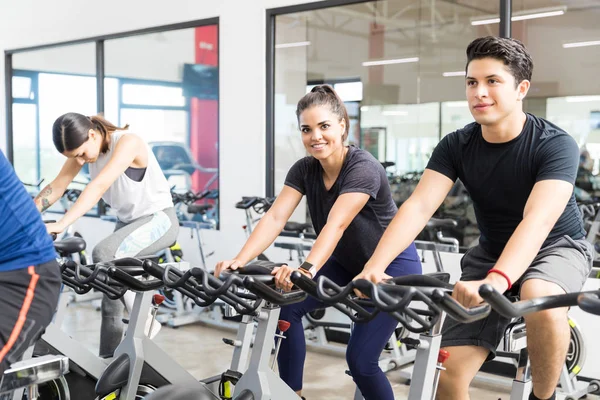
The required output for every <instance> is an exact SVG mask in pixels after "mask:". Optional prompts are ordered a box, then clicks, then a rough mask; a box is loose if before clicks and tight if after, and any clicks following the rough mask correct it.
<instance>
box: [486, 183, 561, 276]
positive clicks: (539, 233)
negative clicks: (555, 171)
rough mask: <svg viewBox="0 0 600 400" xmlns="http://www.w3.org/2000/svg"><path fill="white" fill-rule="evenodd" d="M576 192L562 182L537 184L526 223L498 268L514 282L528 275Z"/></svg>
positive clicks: (524, 222)
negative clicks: (526, 272) (528, 269)
mask: <svg viewBox="0 0 600 400" xmlns="http://www.w3.org/2000/svg"><path fill="white" fill-rule="evenodd" d="M572 193H573V185H572V184H570V183H569V182H566V181H562V180H545V181H540V182H538V183H536V184H535V186H534V187H533V190H532V191H531V194H530V195H529V198H528V199H527V204H526V205H525V211H524V212H523V220H522V221H521V223H520V224H519V225H518V226H517V229H515V231H514V232H513V234H512V236H511V237H510V240H509V241H508V243H507V244H506V247H505V248H504V251H503V252H502V255H501V256H500V258H499V259H498V261H497V262H496V266H495V267H494V268H495V269H498V270H500V271H502V272H504V273H505V274H507V275H508V277H509V278H510V280H511V282H515V281H516V280H517V279H519V278H520V277H521V275H523V274H524V273H525V270H526V269H527V268H528V267H529V265H531V263H532V262H533V260H534V258H535V257H536V255H537V254H538V252H539V251H540V248H541V247H542V245H543V244H544V241H545V240H546V238H547V237H548V235H549V234H550V232H551V231H552V228H553V227H554V225H555V224H556V221H558V219H559V218H560V216H561V215H562V213H563V212H564V210H565V207H566V206H567V203H568V202H569V199H570V198H571V194H572Z"/></svg>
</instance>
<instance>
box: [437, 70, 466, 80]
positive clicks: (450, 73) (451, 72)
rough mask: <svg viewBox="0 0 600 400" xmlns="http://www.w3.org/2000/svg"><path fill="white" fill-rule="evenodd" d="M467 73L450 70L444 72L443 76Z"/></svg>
mask: <svg viewBox="0 0 600 400" xmlns="http://www.w3.org/2000/svg"><path fill="white" fill-rule="evenodd" d="M466 74H467V73H466V72H465V71H450V72H443V73H442V76H444V77H446V78H447V77H449V76H465V75H466Z"/></svg>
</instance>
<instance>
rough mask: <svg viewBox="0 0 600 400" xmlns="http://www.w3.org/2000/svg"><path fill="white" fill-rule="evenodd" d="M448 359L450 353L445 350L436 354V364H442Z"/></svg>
mask: <svg viewBox="0 0 600 400" xmlns="http://www.w3.org/2000/svg"><path fill="white" fill-rule="evenodd" d="M448 357H450V353H448V351H447V350H440V352H439V353H438V364H443V363H445V362H446V360H447V359H448Z"/></svg>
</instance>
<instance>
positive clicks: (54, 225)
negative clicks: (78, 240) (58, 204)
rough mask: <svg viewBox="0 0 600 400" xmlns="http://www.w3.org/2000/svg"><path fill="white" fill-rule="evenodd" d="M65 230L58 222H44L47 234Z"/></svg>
mask: <svg viewBox="0 0 600 400" xmlns="http://www.w3.org/2000/svg"><path fill="white" fill-rule="evenodd" d="M64 230H65V227H64V226H63V225H62V224H61V223H60V222H51V223H48V224H46V231H47V232H48V233H49V234H53V233H61V232H62V231H64Z"/></svg>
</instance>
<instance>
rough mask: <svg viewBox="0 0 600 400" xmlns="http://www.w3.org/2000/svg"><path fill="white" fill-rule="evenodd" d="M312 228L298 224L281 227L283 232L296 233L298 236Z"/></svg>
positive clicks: (289, 223) (308, 225)
mask: <svg viewBox="0 0 600 400" xmlns="http://www.w3.org/2000/svg"><path fill="white" fill-rule="evenodd" d="M310 228H312V225H311V224H303V223H300V222H288V223H286V224H285V226H284V227H283V230H284V231H289V232H296V233H298V234H300V233H304V231H306V230H308V229H310Z"/></svg>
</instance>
